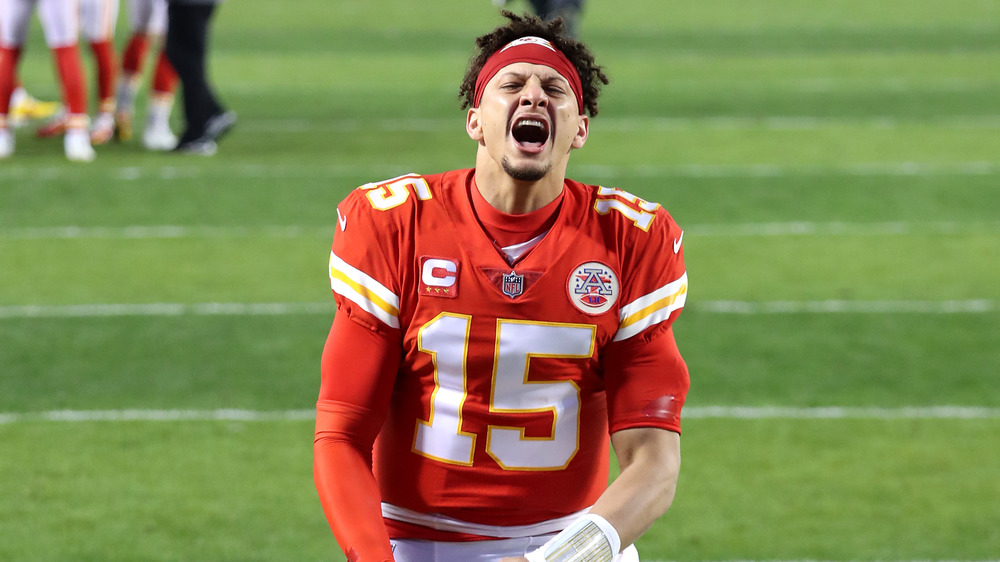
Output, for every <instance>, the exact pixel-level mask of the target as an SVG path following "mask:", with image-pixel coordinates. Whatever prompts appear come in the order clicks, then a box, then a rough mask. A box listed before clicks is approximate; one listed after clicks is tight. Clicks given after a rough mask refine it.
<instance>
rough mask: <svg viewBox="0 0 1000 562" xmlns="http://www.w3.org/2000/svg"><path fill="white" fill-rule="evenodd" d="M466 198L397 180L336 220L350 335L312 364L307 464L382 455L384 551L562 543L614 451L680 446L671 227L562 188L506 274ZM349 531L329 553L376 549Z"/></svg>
mask: <svg viewBox="0 0 1000 562" xmlns="http://www.w3.org/2000/svg"><path fill="white" fill-rule="evenodd" d="M474 189H475V186H474V185H473V170H459V171H453V172H448V173H445V174H438V175H432V176H418V175H406V176H401V177H399V178H396V179H394V180H389V181H387V182H384V183H380V184H368V185H365V186H362V187H360V188H358V189H356V190H354V191H353V192H352V193H351V194H350V195H349V196H348V197H347V198H346V199H345V200H344V201H343V202H342V203H341V205H340V206H339V207H338V209H337V212H338V219H339V223H340V224H339V228H338V231H337V233H336V236H335V238H334V242H333V250H332V253H331V256H330V276H331V282H332V287H333V291H334V294H335V297H336V300H337V306H338V316H337V320H336V321H335V323H334V331H335V332H336V331H337V330H338V324H339V325H340V328H339V329H340V330H341V331H340V335H341V336H343V335H344V334H347V333H350V334H353V335H351V336H350V337H337V338H334V337H333V336H331V338H330V340H329V341H328V344H327V345H328V348H327V350H326V351H325V352H324V361H323V385H322V388H321V391H320V401H319V404H318V411H319V414H318V418H317V428H316V439H317V448H316V450H317V458H321V457H322V455H324V454H326V453H325V452H324V450H325V448H326V447H329V451H334V449H335V447H336V444H344V443H346V444H348V445H349V447H350V449H349V450H353V451H356V452H357V453H358V455H359V456H360V458H362V459H364V460H365V461H368V460H369V459H368V458H367V455H368V451H370V450H371V448H370V446H371V445H370V444H371V441H372V440H373V439H375V435H376V434H377V435H378V438H377V441H376V443H375V447H374V459H373V460H371V462H372V466H373V471H374V475H375V480H376V481H377V486H378V488H377V494H378V497H376V498H373V499H371V500H370V501H381V502H382V506H381V508H382V514H383V516H384V518H385V519H384V523H385V525H386V527H387V528H388V533H389V535H390V536H392V537H407V538H429V539H437V540H475V539H477V538H483V537H505V536H522V535H529V534H539V533H544V532H554V531H558V530H560V529H561V528H563V527H564V526H565V524H566V520H571V519H573V518H575V517H577V516H579V514H580V512H581V511H582V510H586V509H587V508H588V507H589V506H591V505H592V504H593V503H594V501H595V500H596V499H597V497H598V496H599V495H600V494H601V493H602V492H603V491H604V489H605V488H606V486H607V483H608V471H607V469H608V459H609V450H608V444H609V438H608V435H609V432H612V433H613V432H615V431H619V430H622V429H627V428H632V427H659V428H664V429H668V430H671V431H675V432H680V411H681V406H682V405H683V402H684V399H685V396H686V393H687V388H688V384H689V383H688V373H687V368H686V366H685V364H684V362H683V360H682V359H681V357H680V354H679V353H678V351H677V348H676V345H675V343H674V339H673V333H672V330H671V329H670V326H671V324H672V322H673V321H674V319H675V318H676V316H677V315H678V314H679V311H680V309H681V307H683V305H684V301H685V297H686V294H687V274H686V272H685V268H684V260H683V252H682V249H681V240H682V236H683V232H682V231H681V229H680V228H679V227H678V226H677V225H676V223H675V222H674V221H673V219H672V218H671V217H670V215H669V214H668V213H667V212H666V211H665V210H664V209H663V208H662V207H660V206H659V205H657V204H655V203H649V202H646V201H643V200H641V199H638V198H636V197H635V196H632V195H630V194H628V193H626V192H624V191H620V190H617V189H609V188H604V187H596V186H588V185H584V184H581V183H578V182H574V181H572V180H566V181H565V183H564V187H563V191H562V195H560V197H559V198H558V199H557V201H556V202H555V205H556V206H557V207H558V208H557V209H556V210H555V212H554V214H553V219H552V222H551V226H549V227H548V229H547V231H546V232H544V234H543V235H542V236H541V237H539V238H540V239H538V238H536V239H535V240H533V241H531V242H529V243H528V244H527V247H529V248H530V249H528V250H527V252H526V253H524V254H523V255H521V256H520V257H519V258H518V259H516V260H510V259H509V258H508V257H507V256H506V254H505V253H504V252H503V251H502V250H501V249H500V248H499V247H498V244H497V243H495V241H494V240H493V239H492V238H491V236H490V235H488V234H487V230H486V229H484V228H483V226H482V225H481V223H480V217H477V214H476V212H475V206H474V204H473V202H472V196H471V195H470V194H471V193H472V190H474ZM347 318H349V319H350V320H352V321H353V323H350V324H347V323H345V322H344V321H345V319H347ZM352 343H353V345H354V346H356V348H354V349H350V346H351V345H352ZM394 351H395V353H394ZM383 353H385V354H387V355H390V356H393V355H395V356H394V357H389V358H383V357H376V355H378V354H383ZM383 419H384V424H383ZM330 454H334V453H332V452H331V453H330ZM355 460H356V459H355ZM338 462H339V461H338ZM332 465H334V463H321V462H318V463H317V470H322V469H323V468H322V467H325V466H332ZM351 474H352V473H351V472H350V470H349V469H345V471H344V475H347V476H346V477H347V478H348V481H339V480H338V481H337V482H334V483H332V484H330V485H329V486H327V487H326V488H324V487H323V486H320V489H319V491H320V497H321V500H323V503H324V506H327V505H332V504H334V503H336V502H338V501H339V502H343V501H347V500H346V499H345V498H349V497H352V496H351V494H356V495H357V497H359V498H367V497H369V496H371V495H372V493H371V492H372V491H373V490H372V489H371V488H370V486H371V485H372V484H371V483H367V482H362V481H361V479H360V477H358V476H350V475H351ZM338 478H340V476H338ZM318 480H319V478H318ZM325 480H326V481H327V482H330V481H331V480H336V479H330V478H328V479H325ZM341 480H343V478H341ZM350 501H355V500H353V499H352V500H350ZM357 501H361V500H357ZM327 511H328V517H329V516H330V510H327ZM358 519H359V518H354V519H351V520H345V519H343V518H342V519H340V520H337V519H336V518H331V525H332V526H333V527H334V532H335V534H337V536H338V539H340V540H341V542H342V544H353V543H356V542H364V541H365V540H366V539H364V538H363V537H364V536H370V535H371V534H377V533H378V530H377V529H374V528H373V526H372V522H371V521H362V520H358ZM366 534H367V535H366ZM359 537H362V538H359ZM349 557H350V553H349Z"/></svg>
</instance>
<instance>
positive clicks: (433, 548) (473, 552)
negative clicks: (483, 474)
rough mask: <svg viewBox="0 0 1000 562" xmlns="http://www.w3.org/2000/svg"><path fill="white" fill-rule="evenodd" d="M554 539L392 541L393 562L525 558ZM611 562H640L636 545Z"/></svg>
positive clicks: (481, 561)
mask: <svg viewBox="0 0 1000 562" xmlns="http://www.w3.org/2000/svg"><path fill="white" fill-rule="evenodd" d="M553 536H555V535H542V536H538V537H524V538H519V539H501V540H495V541H473V542H435V541H422V540H414V539H393V540H392V541H390V542H391V543H392V553H393V557H394V558H395V559H396V562H497V561H498V560H500V559H501V558H503V557H505V556H524V553H525V552H529V551H532V550H535V549H536V548H538V547H540V546H542V545H543V544H545V542H546V541H548V540H549V539H550V538H552V537H553ZM614 562H639V552H638V551H637V550H636V549H635V545H629V547H628V548H626V549H625V550H624V551H622V553H621V554H619V555H618V556H616V557H615V560H614Z"/></svg>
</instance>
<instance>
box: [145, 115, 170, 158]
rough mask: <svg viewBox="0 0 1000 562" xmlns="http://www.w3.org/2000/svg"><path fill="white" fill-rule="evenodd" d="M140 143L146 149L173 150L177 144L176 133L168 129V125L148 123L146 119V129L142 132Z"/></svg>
mask: <svg viewBox="0 0 1000 562" xmlns="http://www.w3.org/2000/svg"><path fill="white" fill-rule="evenodd" d="M142 145H143V146H145V147H146V149H147V150H157V151H167V150H173V149H174V148H175V147H176V146H177V135H175V134H174V132H173V131H171V130H170V125H167V124H166V123H162V124H159V125H157V124H150V123H149V121H148V120H147V122H146V129H145V130H143V132H142Z"/></svg>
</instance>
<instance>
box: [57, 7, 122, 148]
mask: <svg viewBox="0 0 1000 562" xmlns="http://www.w3.org/2000/svg"><path fill="white" fill-rule="evenodd" d="M79 3H80V16H79V22H80V30H81V31H82V32H83V37H84V39H85V40H86V41H87V44H89V45H90V51H91V53H92V54H93V55H94V70H95V72H96V76H95V77H94V82H95V84H96V85H97V88H96V90H97V113H96V116H95V117H94V119H93V124H92V126H91V129H90V142H91V143H93V144H106V143H107V142H108V141H109V140H111V137H112V135H113V134H114V127H115V117H114V115H115V82H116V81H117V79H118V63H117V62H116V60H115V45H114V41H115V24H116V23H117V21H118V0H79ZM65 130H66V115H65V114H62V115H57V116H56V117H55V118H53V119H52V120H50V121H49V122H48V123H46V124H45V125H43V126H42V127H39V129H38V131H37V134H38V136H39V137H42V138H46V137H54V136H58V135H61V134H63V133H64V132H65Z"/></svg>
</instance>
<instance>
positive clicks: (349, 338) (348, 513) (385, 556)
mask: <svg viewBox="0 0 1000 562" xmlns="http://www.w3.org/2000/svg"><path fill="white" fill-rule="evenodd" d="M358 349H364V350H365V351H366V352H365V353H360V354H359V353H357V350H358ZM398 365H399V354H398V347H397V346H396V345H395V344H394V343H393V341H392V340H390V339H388V338H386V337H384V336H383V335H381V334H379V333H377V332H373V331H370V330H367V329H365V328H364V327H363V326H361V325H360V324H358V323H356V322H352V321H351V320H349V319H348V318H347V317H346V316H341V315H338V316H337V317H336V318H335V319H334V322H333V326H332V327H331V329H330V335H329V336H328V338H327V342H326V346H325V347H324V349H323V359H322V383H321V385H320V392H319V400H318V401H317V403H316V430H315V439H314V442H313V456H314V461H313V474H314V479H315V483H316V490H317V492H318V494H319V499H320V504H321V505H322V506H323V511H324V513H325V514H326V517H327V521H328V522H329V524H330V528H331V530H332V531H333V534H334V536H335V537H336V539H337V542H338V544H340V546H341V548H342V549H343V552H344V554H345V555H346V556H347V559H348V560H372V561H384V560H392V550H391V547H390V545H389V535H388V532H387V530H386V528H385V524H384V522H383V519H382V510H381V495H380V492H379V487H378V484H377V482H376V480H375V476H374V475H373V473H372V446H373V444H374V442H375V438H376V436H377V435H378V432H379V429H380V428H381V427H382V423H383V421H384V420H385V417H386V413H387V411H388V408H389V396H390V394H391V392H392V385H393V381H394V378H395V374H396V369H397V367H398Z"/></svg>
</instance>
